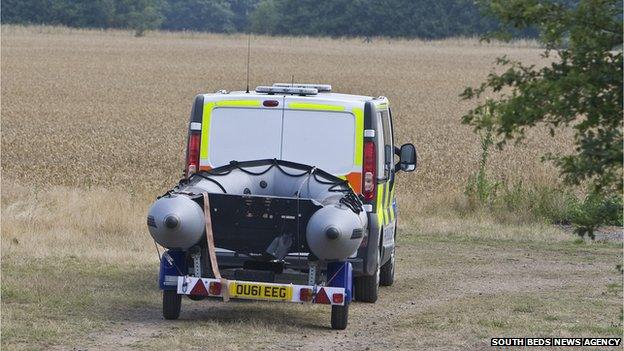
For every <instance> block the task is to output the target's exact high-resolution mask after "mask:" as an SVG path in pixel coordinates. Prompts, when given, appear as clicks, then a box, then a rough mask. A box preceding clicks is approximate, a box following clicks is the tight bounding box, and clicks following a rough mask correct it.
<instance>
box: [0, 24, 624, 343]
mask: <svg viewBox="0 0 624 351" xmlns="http://www.w3.org/2000/svg"><path fill="white" fill-rule="evenodd" d="M1 29H2V37H1V75H2V81H1V124H0V128H1V178H2V191H1V195H2V206H1V223H2V233H1V253H2V284H1V287H2V348H3V349H7V350H14V349H15V350H21V349H49V348H53V349H70V348H74V349H115V350H117V349H170V348H171V347H172V346H173V347H175V348H185V349H194V348H197V344H196V342H201V345H215V344H220V345H225V346H224V349H228V350H229V349H231V350H243V349H244V350H248V349H304V350H305V349H319V348H325V349H336V348H341V349H353V350H356V349H357V350H361V349H365V348H367V347H369V348H370V349H372V350H377V349H422V348H431V346H432V345H437V346H442V347H441V349H482V348H483V347H484V345H486V343H487V340H488V339H487V338H488V337H490V336H499V335H503V334H505V335H507V334H509V335H518V336H532V335H535V333H536V332H537V331H545V332H546V333H550V334H549V335H551V334H552V335H555V336H578V335H579V333H581V334H582V335H585V334H588V335H587V336H606V335H615V336H617V335H621V330H622V325H621V319H620V321H618V319H617V318H618V317H617V316H618V313H619V311H620V310H621V300H622V284H621V274H619V275H618V273H617V272H616V271H615V270H614V269H613V267H614V266H615V264H616V263H618V262H621V260H622V251H621V245H619V244H613V243H602V244H597V243H594V244H588V245H587V246H585V243H583V242H582V241H580V242H579V241H578V240H577V241H573V238H572V237H571V236H570V234H569V233H566V232H564V231H562V230H561V229H560V228H557V227H553V226H550V225H547V224H544V223H515V224H514V223H497V222H496V221H494V220H493V219H492V218H490V217H488V216H487V214H482V213H480V214H474V215H473V216H471V217H458V215H457V213H455V212H453V206H454V204H455V203H456V202H457V201H460V200H461V199H462V197H463V191H464V187H465V184H466V180H467V178H468V177H469V176H470V175H471V174H472V173H473V172H475V171H476V169H477V167H478V160H479V157H480V146H479V139H478V137H477V136H476V135H475V134H474V133H473V132H472V130H471V129H470V128H469V127H467V126H463V125H461V124H460V123H459V121H460V118H461V116H462V114H464V113H465V112H466V111H467V110H468V109H470V108H471V106H472V104H474V102H466V101H462V100H461V99H460V98H459V97H458V95H459V94H460V93H461V92H462V91H463V89H464V87H466V86H471V85H476V84H478V83H479V82H480V81H482V80H483V79H484V78H485V77H486V75H487V74H488V73H489V72H490V71H491V70H492V69H494V66H493V62H494V60H495V58H496V57H499V56H502V55H508V56H509V57H511V58H515V59H521V60H522V61H524V62H531V63H534V64H536V65H543V64H547V62H545V61H544V60H543V59H542V58H541V57H540V52H541V51H540V49H539V48H538V47H537V46H536V45H535V43H534V42H531V41H518V42H514V43H511V44H501V43H492V44H485V43H480V42H479V41H478V40H477V39H448V40H443V41H433V42H428V41H419V40H389V39H384V38H374V39H373V42H372V43H365V42H363V40H361V39H323V38H306V37H303V38H286V37H266V36H253V37H252V47H251V53H252V54H251V76H250V81H251V84H250V85H251V86H252V87H254V86H256V85H266V84H271V83H274V82H283V81H290V80H291V77H292V76H294V79H295V81H297V82H316V83H328V84H332V85H333V87H334V90H335V91H337V92H343V93H355V94H366V95H372V96H378V95H385V96H387V97H388V98H389V99H390V104H391V108H392V112H393V115H394V126H395V140H396V143H397V144H400V143H404V142H413V143H414V144H415V145H416V147H417V148H418V151H419V157H420V159H419V168H418V171H417V172H415V173H413V174H402V175H400V176H399V179H398V186H399V189H398V190H397V195H398V197H399V200H398V201H399V211H400V234H399V238H398V242H399V246H398V250H399V251H398V254H397V255H398V260H399V261H398V262H399V268H398V273H397V274H398V277H397V284H396V285H395V286H394V287H392V288H390V289H385V290H383V291H382V294H381V297H380V302H379V303H377V304H374V305H371V304H355V305H354V307H353V312H352V316H351V317H350V318H351V321H350V329H349V330H347V331H344V332H340V333H334V332H330V331H328V330H326V329H324V328H325V327H324V325H325V324H326V323H325V322H326V321H325V319H326V318H327V311H326V310H325V309H323V308H312V309H310V308H309V307H308V306H283V305H275V304H263V303H255V304H239V305H227V304H218V303H207V304H204V305H201V304H199V305H189V304H188V303H187V301H186V300H185V302H184V303H183V304H184V305H183V306H184V307H183V309H184V312H183V318H182V319H183V320H182V321H179V323H177V324H167V323H166V322H165V321H162V317H161V316H160V300H159V299H160V297H159V292H158V289H157V287H156V280H157V275H158V271H157V269H158V268H157V267H158V257H157V255H156V249H155V248H154V243H153V242H152V241H151V239H150V237H149V235H148V234H147V230H146V228H145V223H144V219H145V214H146V212H147V208H148V206H149V205H150V203H151V202H152V201H153V199H154V198H155V197H156V196H157V195H160V194H162V193H163V192H164V191H166V190H168V189H169V188H170V187H171V186H172V185H174V184H175V183H176V182H177V180H178V179H179V177H180V176H181V174H182V168H183V158H184V148H185V145H184V143H185V137H186V129H187V123H188V115H189V113H190V109H191V104H192V101H193V98H194V96H195V95H196V94H199V93H206V92H214V91H216V90H219V89H227V90H241V89H244V87H245V60H246V57H245V54H246V44H247V37H246V36H244V35H215V34H200V33H166V32H148V33H147V35H146V36H145V37H142V38H135V37H133V36H132V32H130V31H121V30H107V31H100V30H77V29H68V28H61V27H46V26H30V27H21V26H8V25H3V26H2V28H1ZM569 137H570V136H569V135H567V134H565V133H561V134H558V135H557V137H556V138H551V137H549V136H547V133H546V132H545V131H542V130H540V129H539V128H538V129H536V130H533V131H531V132H530V133H529V134H528V138H527V141H526V143H525V144H522V145H517V146H510V147H508V148H506V149H504V150H503V151H494V152H493V153H492V157H491V159H490V163H489V168H488V170H489V172H490V174H491V175H492V176H494V177H497V178H504V179H507V180H510V181H523V182H525V183H533V184H555V183H557V181H558V180H557V178H558V177H557V173H556V171H555V170H554V169H553V167H552V166H551V165H549V164H545V163H542V162H541V161H540V156H541V155H542V154H544V153H546V152H555V153H557V152H564V153H565V152H568V151H570V150H571V143H570V140H569ZM527 267H529V268H530V269H527ZM510 277H512V278H513V279H510ZM587 286H592V287H596V288H595V289H587ZM482 295H485V296H482ZM579 301H581V302H582V303H579ZM191 306H193V307H191ZM232 306H233V307H232ZM618 306H619V307H618ZM618 308H620V309H618ZM378 316H380V317H379V318H378ZM579 321H582V322H579ZM371 323H378V325H379V326H378V330H377V329H376V330H372V329H371V330H369V329H367V328H369V327H370V325H371ZM362 331H367V332H366V333H363V332H362ZM330 333H331V334H330ZM592 333H593V334H592ZM594 334H599V335H594ZM319 340H322V341H319ZM319 343H320V344H319ZM276 345H277V346H276ZM444 345H446V346H444Z"/></svg>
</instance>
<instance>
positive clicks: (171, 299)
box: [163, 290, 182, 319]
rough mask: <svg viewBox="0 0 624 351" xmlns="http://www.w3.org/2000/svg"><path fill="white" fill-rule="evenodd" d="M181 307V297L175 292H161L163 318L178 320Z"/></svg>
mask: <svg viewBox="0 0 624 351" xmlns="http://www.w3.org/2000/svg"><path fill="white" fill-rule="evenodd" d="M181 307H182V295H178V293H177V292H176V291H175V290H163V317H165V319H178V317H180V309H181Z"/></svg>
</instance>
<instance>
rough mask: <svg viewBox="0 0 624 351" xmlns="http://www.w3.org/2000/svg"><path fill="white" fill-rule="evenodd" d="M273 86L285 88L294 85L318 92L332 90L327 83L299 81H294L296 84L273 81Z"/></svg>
mask: <svg viewBox="0 0 624 351" xmlns="http://www.w3.org/2000/svg"><path fill="white" fill-rule="evenodd" d="M273 86H274V87H282V88H287V87H294V88H313V89H316V90H318V91H319V92H327V93H328V92H330V91H331V90H332V86H331V85H329V84H301V83H296V84H290V83H275V84H273Z"/></svg>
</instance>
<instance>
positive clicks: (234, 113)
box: [208, 107, 282, 167]
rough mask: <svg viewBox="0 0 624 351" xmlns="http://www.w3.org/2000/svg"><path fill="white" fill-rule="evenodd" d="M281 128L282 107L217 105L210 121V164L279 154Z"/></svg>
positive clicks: (277, 156)
mask: <svg viewBox="0 0 624 351" xmlns="http://www.w3.org/2000/svg"><path fill="white" fill-rule="evenodd" d="M281 129H282V111H281V110H271V109H255V108H230V107H228V108H216V109H214V110H213V111H212V115H211V121H210V142H209V150H208V152H209V157H210V164H211V165H212V166H213V167H218V166H223V165H226V164H228V163H230V161H232V160H236V161H249V160H258V159H266V158H279V154H280V149H281V145H280V140H281V133H282V131H281Z"/></svg>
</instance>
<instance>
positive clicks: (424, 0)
mask: <svg viewBox="0 0 624 351" xmlns="http://www.w3.org/2000/svg"><path fill="white" fill-rule="evenodd" d="M0 5H1V7H2V10H1V11H0V14H1V17H2V22H3V23H34V24H62V25H66V26H70V27H92V28H134V29H136V30H137V34H140V33H142V31H144V30H146V29H153V28H161V29H167V30H194V31H210V32H220V33H230V32H245V31H249V30H251V31H253V32H256V33H265V34H272V35H312V36H366V37H373V36H389V37H419V38H427V39H434V38H444V37H450V36H474V35H481V34H484V33H486V32H488V31H490V30H493V29H495V28H497V26H498V22H497V20H495V19H493V18H492V17H487V16H483V14H482V11H481V10H482V8H481V6H479V5H477V4H475V2H474V1H473V0H418V1H412V0H138V1H130V0H3V1H1V2H0ZM515 34H519V35H522V36H530V35H532V34H534V31H531V30H525V31H523V32H516V33H515Z"/></svg>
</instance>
